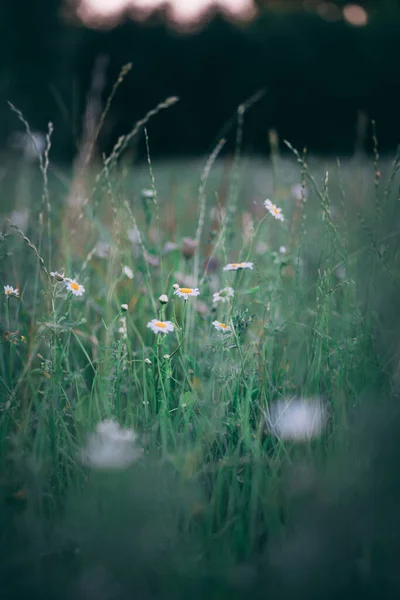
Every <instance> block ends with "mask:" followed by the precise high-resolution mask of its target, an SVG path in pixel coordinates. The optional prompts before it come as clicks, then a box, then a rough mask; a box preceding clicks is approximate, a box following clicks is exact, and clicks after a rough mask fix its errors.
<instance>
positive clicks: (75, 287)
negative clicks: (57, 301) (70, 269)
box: [65, 278, 85, 296]
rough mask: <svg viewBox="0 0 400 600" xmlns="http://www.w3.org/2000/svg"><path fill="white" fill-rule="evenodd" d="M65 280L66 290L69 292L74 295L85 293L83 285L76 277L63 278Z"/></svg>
mask: <svg viewBox="0 0 400 600" xmlns="http://www.w3.org/2000/svg"><path fill="white" fill-rule="evenodd" d="M65 281H66V282H67V290H68V291H69V292H71V293H72V294H73V295H74V296H83V294H84V293H85V288H84V287H83V285H81V284H80V283H78V282H77V281H76V279H67V278H65Z"/></svg>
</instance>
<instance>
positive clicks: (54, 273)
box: [50, 271, 65, 281]
mask: <svg viewBox="0 0 400 600" xmlns="http://www.w3.org/2000/svg"><path fill="white" fill-rule="evenodd" d="M50 276H51V277H54V279H56V281H64V279H65V275H64V273H59V272H58V271H50Z"/></svg>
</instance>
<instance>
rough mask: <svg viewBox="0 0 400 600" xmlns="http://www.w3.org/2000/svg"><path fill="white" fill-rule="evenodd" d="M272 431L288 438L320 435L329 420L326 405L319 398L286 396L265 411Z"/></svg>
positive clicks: (306, 437) (297, 438)
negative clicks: (267, 411) (267, 412)
mask: <svg viewBox="0 0 400 600" xmlns="http://www.w3.org/2000/svg"><path fill="white" fill-rule="evenodd" d="M265 417H266V420H267V423H268V425H269V427H270V429H271V432H272V433H273V434H274V435H276V436H277V437H279V438H282V439H286V440H295V441H302V440H309V439H311V438H314V437H317V436H319V435H320V434H321V433H322V431H323V429H324V427H325V425H326V421H327V411H326V407H325V405H324V404H323V403H322V401H321V400H320V399H319V398H311V399H303V398H297V397H294V398H286V399H284V400H279V401H278V402H276V403H275V404H273V405H272V406H271V408H270V410H269V414H266V413H265Z"/></svg>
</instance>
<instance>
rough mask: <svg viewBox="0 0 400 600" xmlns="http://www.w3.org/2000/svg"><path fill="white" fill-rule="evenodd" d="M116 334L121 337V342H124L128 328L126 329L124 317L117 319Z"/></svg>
mask: <svg viewBox="0 0 400 600" xmlns="http://www.w3.org/2000/svg"><path fill="white" fill-rule="evenodd" d="M125 306H126V305H125ZM118 333H120V334H121V337H122V339H123V340H126V339H127V338H128V327H127V324H126V317H120V318H119V329H118Z"/></svg>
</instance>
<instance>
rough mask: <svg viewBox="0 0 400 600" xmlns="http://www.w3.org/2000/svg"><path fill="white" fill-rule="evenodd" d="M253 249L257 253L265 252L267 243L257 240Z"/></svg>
mask: <svg viewBox="0 0 400 600" xmlns="http://www.w3.org/2000/svg"><path fill="white" fill-rule="evenodd" d="M255 250H256V252H257V254H265V253H266V252H268V244H266V243H265V242H257V244H256V248H255Z"/></svg>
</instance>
